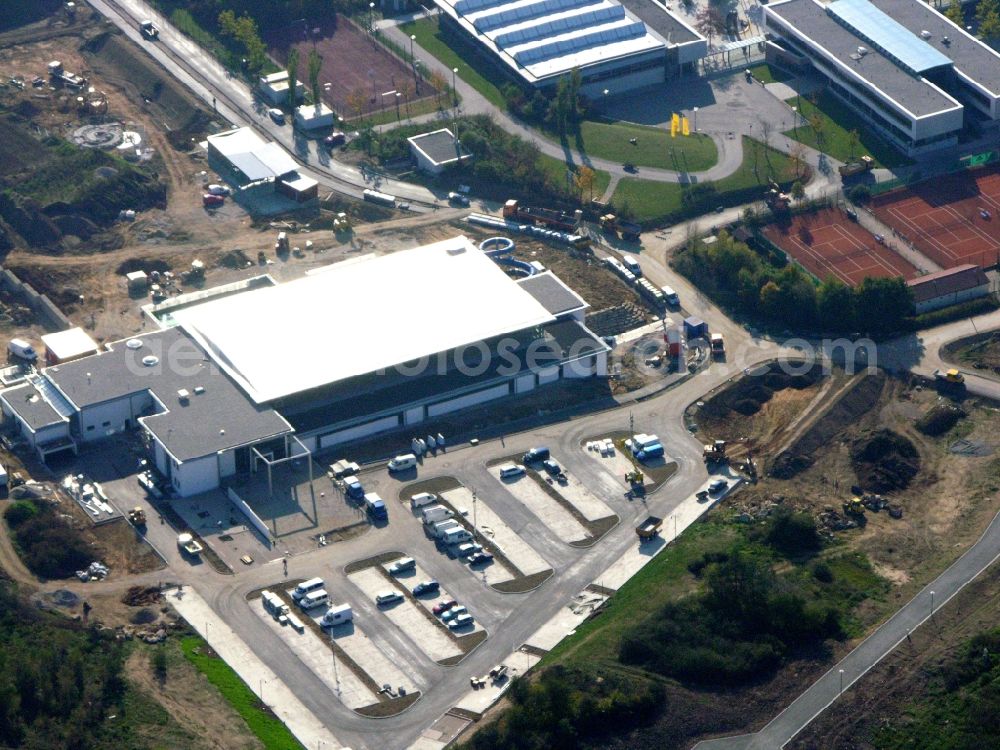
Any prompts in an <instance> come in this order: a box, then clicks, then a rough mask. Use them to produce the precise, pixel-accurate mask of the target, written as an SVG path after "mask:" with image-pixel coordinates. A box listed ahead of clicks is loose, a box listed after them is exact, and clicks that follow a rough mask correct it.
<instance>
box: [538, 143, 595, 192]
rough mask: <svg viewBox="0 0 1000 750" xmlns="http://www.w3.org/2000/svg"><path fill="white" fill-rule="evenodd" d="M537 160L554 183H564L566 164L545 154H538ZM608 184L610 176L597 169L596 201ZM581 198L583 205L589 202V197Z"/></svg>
mask: <svg viewBox="0 0 1000 750" xmlns="http://www.w3.org/2000/svg"><path fill="white" fill-rule="evenodd" d="M539 159H540V164H541V166H542V169H544V170H545V171H546V172H548V173H549V174H550V175H552V179H553V180H554V181H556V182H558V183H565V182H566V162H564V161H562V160H561V159H556V158H554V157H552V156H548V155H546V154H540V155H539ZM574 171H575V170H574ZM610 182H611V175H609V174H608V173H607V172H603V171H601V170H599V169H595V170H594V197H595V198H596V199H597V200H600V199H601V196H602V195H604V191H605V190H607V189H608V184H609V183H610ZM583 198H584V203H586V202H587V201H588V200H590V196H589V195H585V196H584V197H583Z"/></svg>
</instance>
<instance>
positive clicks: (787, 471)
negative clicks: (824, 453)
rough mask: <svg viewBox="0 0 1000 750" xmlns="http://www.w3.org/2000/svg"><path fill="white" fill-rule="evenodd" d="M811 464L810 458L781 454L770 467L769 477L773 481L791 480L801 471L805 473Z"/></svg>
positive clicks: (793, 454)
mask: <svg viewBox="0 0 1000 750" xmlns="http://www.w3.org/2000/svg"><path fill="white" fill-rule="evenodd" d="M812 464H813V459H812V457H811V456H802V455H799V454H795V453H782V454H781V455H780V456H778V458H777V459H776V460H775V462H774V466H772V467H771V474H770V475H771V476H772V477H774V478H775V479H791V478H792V477H794V476H795V475H796V474H798V473H799V472H801V471H805V470H806V469H808V468H809V467H810V466H812Z"/></svg>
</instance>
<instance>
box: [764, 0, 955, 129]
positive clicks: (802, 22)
mask: <svg viewBox="0 0 1000 750" xmlns="http://www.w3.org/2000/svg"><path fill="white" fill-rule="evenodd" d="M765 8H766V10H765V13H766V14H767V15H769V16H774V17H776V18H777V19H779V20H781V21H784V22H785V25H786V26H789V27H791V28H793V29H796V30H798V32H799V33H800V34H803V35H805V36H807V37H809V39H811V40H812V43H813V45H815V46H816V47H819V48H822V49H824V50H826V52H827V53H828V54H830V55H832V56H833V57H834V58H835V59H836V60H837V61H838V62H839V63H840V65H841V67H843V68H846V69H849V70H852V71H854V72H855V73H856V74H857V75H859V76H860V77H861V78H862V79H864V80H865V81H867V82H868V83H869V84H870V85H871V86H873V87H874V88H877V89H879V90H880V91H882V92H883V93H884V94H885V96H888V97H889V98H890V99H892V100H893V101H895V102H896V103H897V104H899V105H900V106H902V107H904V108H905V109H906V110H907V111H909V112H912V113H913V114H914V115H916V116H918V117H920V116H924V115H930V114H934V113H935V112H941V111H944V110H949V109H954V108H955V107H956V106H957V105H956V103H955V102H954V101H952V99H951V98H950V97H948V96H946V95H945V94H943V93H942V92H941V91H939V90H938V89H937V88H935V87H934V86H932V85H931V84H929V83H928V82H926V81H924V80H922V79H920V78H917V77H916V76H912V75H910V74H909V73H907V72H906V71H905V70H903V69H902V68H900V67H899V66H898V65H896V63H894V62H893V61H892V60H890V59H889V58H887V57H885V56H884V55H883V54H882V53H880V52H878V51H877V50H874V49H871V48H870V47H869V46H868V44H867V43H866V42H865V41H864V40H863V39H861V38H859V37H857V36H855V35H854V34H852V33H851V32H850V31H848V30H847V29H846V28H844V27H843V26H841V25H840V24H839V23H837V22H836V21H835V20H834V19H833V18H832V17H830V16H829V15H827V13H826V12H825V11H824V9H823V6H821V5H818V4H817V3H815V2H813V0H787V2H782V3H775V4H773V5H767V6H765ZM859 46H863V47H866V48H867V49H868V52H867V54H865V55H863V56H859V55H858V54H857V52H858V47H859ZM872 96H877V95H876V94H875V93H873V94H872Z"/></svg>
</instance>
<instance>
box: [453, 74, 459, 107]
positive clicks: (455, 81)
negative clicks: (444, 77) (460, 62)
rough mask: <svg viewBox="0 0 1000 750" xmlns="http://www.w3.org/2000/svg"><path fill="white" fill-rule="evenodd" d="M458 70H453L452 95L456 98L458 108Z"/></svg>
mask: <svg viewBox="0 0 1000 750" xmlns="http://www.w3.org/2000/svg"><path fill="white" fill-rule="evenodd" d="M457 76H458V68H452V69H451V95H452V96H453V97H454V100H455V106H456V107H457V106H458V84H457Z"/></svg>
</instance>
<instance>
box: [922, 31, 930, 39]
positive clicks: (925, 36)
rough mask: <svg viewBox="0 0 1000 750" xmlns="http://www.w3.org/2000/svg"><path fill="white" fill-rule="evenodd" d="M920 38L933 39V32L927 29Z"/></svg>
mask: <svg viewBox="0 0 1000 750" xmlns="http://www.w3.org/2000/svg"><path fill="white" fill-rule="evenodd" d="M920 38H921V39H930V38H931V32H929V31H928V30H927V29H924V30H923V31H921V32H920Z"/></svg>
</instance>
